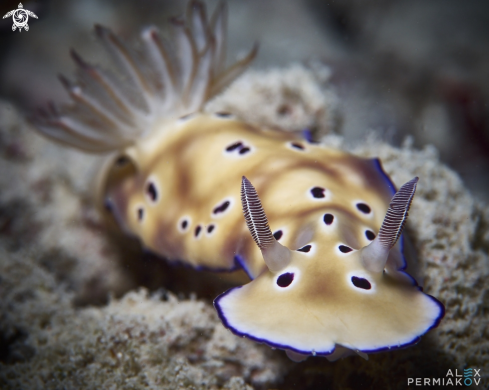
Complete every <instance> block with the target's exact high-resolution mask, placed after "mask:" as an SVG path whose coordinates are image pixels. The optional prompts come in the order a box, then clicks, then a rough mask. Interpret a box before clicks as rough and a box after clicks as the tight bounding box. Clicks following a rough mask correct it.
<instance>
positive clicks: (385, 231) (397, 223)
mask: <svg viewBox="0 0 489 390" xmlns="http://www.w3.org/2000/svg"><path fill="white" fill-rule="evenodd" d="M417 184H418V177H415V178H413V179H411V180H410V181H408V182H407V183H405V184H404V185H403V186H402V187H401V188H400V189H399V191H397V193H396V194H395V195H394V196H393V197H392V200H391V202H390V204H389V208H388V209H387V213H386V215H385V218H384V221H383V222H382V226H381V227H380V230H379V234H378V236H377V237H376V238H375V240H374V241H373V242H372V243H371V244H370V245H368V246H366V247H364V248H363V249H362V252H361V260H362V263H363V265H364V266H365V268H366V269H367V270H369V271H372V272H382V270H383V269H384V266H385V263H386V261H387V257H388V256H389V251H390V250H391V249H392V248H393V247H394V245H396V243H397V240H398V239H399V237H400V236H401V234H402V231H403V229H404V225H405V224H406V220H407V217H408V211H409V208H410V207H411V203H412V201H413V197H414V193H415V192H416V185H417Z"/></svg>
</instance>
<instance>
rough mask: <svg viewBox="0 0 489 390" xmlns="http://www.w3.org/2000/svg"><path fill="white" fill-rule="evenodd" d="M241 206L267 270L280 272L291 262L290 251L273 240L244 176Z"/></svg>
mask: <svg viewBox="0 0 489 390" xmlns="http://www.w3.org/2000/svg"><path fill="white" fill-rule="evenodd" d="M241 204H242V206H243V214H244V217H245V220H246V224H247V225H248V229H249V231H250V233H251V236H252V237H253V240H254V241H255V242H256V244H257V245H258V247H259V248H260V250H261V252H262V254H263V260H264V261H265V263H266V265H267V267H268V269H269V270H270V271H272V272H279V271H281V270H282V269H284V268H285V267H286V266H287V265H288V264H289V263H290V261H291V254H290V250H289V249H288V248H286V247H284V246H283V245H281V244H280V243H279V242H278V241H277V240H275V237H274V236H273V234H272V231H271V230H270V226H269V225H268V219H267V216H266V214H265V211H264V210H263V206H262V204H261V202H260V198H259V197H258V194H257V192H256V190H255V187H253V185H252V184H251V183H250V181H249V180H248V179H247V178H246V177H244V176H243V178H242V181H241Z"/></svg>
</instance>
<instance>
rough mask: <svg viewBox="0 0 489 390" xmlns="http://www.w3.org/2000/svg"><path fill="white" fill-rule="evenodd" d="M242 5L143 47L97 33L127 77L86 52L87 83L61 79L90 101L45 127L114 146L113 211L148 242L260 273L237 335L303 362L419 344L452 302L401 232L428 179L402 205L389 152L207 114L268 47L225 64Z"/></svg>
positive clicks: (109, 194) (82, 76) (166, 251)
mask: <svg viewBox="0 0 489 390" xmlns="http://www.w3.org/2000/svg"><path fill="white" fill-rule="evenodd" d="M226 12H227V11H226V4H225V3H223V2H222V3H220V4H219V5H218V7H217V8H216V11H215V12H214V14H213V15H212V17H211V18H210V21H208V19H207V16H206V10H205V7H204V5H203V3H201V2H199V1H190V3H189V6H188V9H187V21H188V22H185V21H183V20H182V19H172V21H171V25H172V27H173V38H172V40H171V41H166V40H164V39H163V38H162V37H161V35H160V33H159V32H158V31H157V29H156V28H154V27H149V28H145V29H144V30H143V31H142V33H141V36H140V42H139V46H138V47H139V49H138V50H136V49H133V48H131V47H130V46H129V45H127V44H126V43H124V41H123V40H122V39H121V38H119V37H118V36H117V35H115V34H113V33H112V32H111V31H110V30H108V29H107V28H104V27H101V26H96V28H95V31H96V35H97V37H98V38H99V39H100V40H101V42H102V43H103V44H104V45H105V47H106V48H107V51H108V52H109V53H110V54H111V56H112V58H113V59H114V61H115V63H116V64H117V67H118V72H117V73H111V72H109V71H106V70H103V69H101V68H100V67H98V66H94V65H90V64H88V63H87V62H85V61H84V60H83V59H82V58H81V57H80V56H79V55H78V54H77V53H75V52H72V57H73V59H74V61H75V63H76V65H77V68H78V80H77V81H76V82H73V81H70V80H68V79H66V78H64V77H61V81H62V83H63V85H64V86H65V87H66V89H67V91H68V93H69V94H70V96H71V98H72V100H73V101H74V104H72V105H69V106H63V107H61V108H58V107H56V106H54V105H50V107H49V109H48V110H42V111H41V112H40V114H39V115H38V116H37V118H36V120H35V125H36V127H37V128H38V129H39V130H40V131H41V132H42V133H43V134H44V135H46V136H48V137H50V138H52V139H54V140H55V141H57V142H60V143H63V144H65V145H68V146H71V147H75V148H78V149H82V150H85V151H87V152H92V153H107V154H108V157H107V163H106V164H105V165H104V166H103V167H101V173H100V179H99V186H98V195H99V198H100V203H101V204H103V205H104V206H105V208H104V211H103V212H105V213H107V214H108V215H110V216H111V217H112V218H113V220H115V221H116V222H117V223H118V225H119V226H120V228H121V229H123V230H124V231H126V232H127V233H129V234H132V235H135V236H137V237H138V238H139V239H140V241H141V243H142V245H143V246H144V247H145V248H147V249H149V250H151V251H153V252H155V253H156V254H159V255H161V256H163V257H164V258H166V259H167V260H169V261H179V262H182V263H185V264H187V265H190V266H193V267H195V268H200V269H210V270H216V271H226V270H227V271H231V270H235V269H237V268H242V269H244V270H245V272H246V273H247V274H248V276H249V278H250V279H251V280H252V281H251V282H250V283H249V284H246V285H245V286H242V287H237V288H234V289H231V290H229V291H228V292H225V293H224V294H222V295H221V296H219V297H218V298H217V299H216V300H215V307H216V309H217V311H218V313H219V316H220V317H221V319H222V321H223V323H224V325H225V326H227V327H228V328H229V329H231V330H232V331H233V332H235V333H236V334H238V335H241V336H247V337H250V338H252V339H255V340H257V341H259V342H265V343H267V344H269V345H271V346H273V347H277V348H282V349H285V350H287V353H288V355H289V356H290V357H291V358H293V359H294V360H300V359H302V358H303V357H304V356H307V355H314V354H318V355H324V356H327V357H328V358H330V359H332V360H333V359H336V358H338V357H341V356H344V355H345V354H346V353H348V351H354V352H357V353H359V354H361V355H363V356H364V354H365V353H369V352H374V351H379V350H383V349H389V348H398V347H402V346H407V345H410V344H413V343H415V342H416V341H417V340H418V338H419V337H420V336H421V335H422V334H424V333H426V332H427V331H428V330H429V329H430V328H432V327H434V326H436V325H437V324H438V322H439V321H440V319H441V317H442V316H443V311H444V309H443V306H442V305H441V303H439V302H438V301H437V300H436V299H435V298H433V297H431V296H429V295H427V294H424V293H423V292H422V291H421V289H420V288H419V287H418V286H417V284H416V282H415V281H414V279H413V278H411V277H410V276H409V275H408V274H407V273H406V272H405V271H404V270H405V267H406V262H405V260H404V257H403V255H402V237H401V232H402V227H403V226H404V222H405V220H406V217H407V211H408V209H409V205H410V204H411V200H412V197H413V195H414V190H415V188H416V182H417V181H416V180H413V181H410V182H409V183H407V184H406V185H405V186H403V187H402V188H401V189H400V191H399V192H398V193H397V194H396V195H395V196H394V198H392V196H393V195H394V186H393V185H392V183H391V182H390V180H389V178H388V177H387V175H386V174H385V173H384V172H383V170H382V168H381V165H380V162H379V161H378V160H376V159H373V160H370V159H364V158H360V157H357V156H354V155H351V154H348V153H345V152H343V151H340V150H335V149H331V148H327V147H325V146H323V145H320V144H312V143H309V142H307V141H306V140H303V139H301V138H300V137H298V136H297V135H295V134H292V133H289V132H285V131H280V130H277V129H268V128H261V127H259V126H257V125H253V124H249V123H245V122H242V121H240V120H237V119H236V118H234V117H233V116H232V115H231V114H229V113H224V112H216V113H213V114H209V113H204V112H203V110H202V108H203V106H204V104H205V103H206V102H207V101H208V100H209V99H210V98H212V97H213V96H215V95H216V94H217V93H219V92H220V91H222V90H223V88H225V87H226V86H227V85H229V83H230V82H231V81H233V80H234V79H235V78H236V77H237V76H238V75H240V74H241V73H242V72H243V71H244V70H245V68H246V67H247V66H248V65H249V64H250V62H251V61H252V60H253V58H254V57H255V55H256V52H257V47H256V45H255V46H254V47H253V48H252V50H251V51H250V52H249V53H248V54H247V55H246V56H245V57H244V58H242V59H241V60H239V61H238V62H236V63H235V64H234V65H232V66H230V67H225V47H226ZM243 177H246V178H248V179H249V181H248V179H244V178H243ZM251 183H253V184H254V185H255V186H256V188H257V190H258V193H259V194H260V198H261V201H260V199H259V198H258V195H257V192H256V191H255V189H254V187H253V186H252V185H251ZM240 188H242V191H241V193H240ZM391 198H392V201H391ZM243 210H244V212H245V218H243V214H242V212H243ZM263 210H266V212H267V216H265V213H264V211H263ZM384 217H385V218H384ZM245 220H246V222H247V223H245ZM250 232H251V234H250ZM256 244H258V245H256Z"/></svg>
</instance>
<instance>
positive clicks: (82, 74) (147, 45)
mask: <svg viewBox="0 0 489 390" xmlns="http://www.w3.org/2000/svg"><path fill="white" fill-rule="evenodd" d="M226 13H227V8H226V4H225V3H224V2H221V3H220V4H219V5H218V6H217V8H216V10H215V12H214V14H213V15H212V17H211V19H210V21H208V20H207V17H206V12H205V5H204V4H203V3H202V2H200V1H196V0H194V1H190V2H189V4H188V8H187V21H183V20H181V19H177V18H174V19H172V26H173V38H172V40H171V41H170V42H166V41H165V40H164V39H163V38H162V37H161V36H160V34H159V32H158V30H157V29H156V28H155V27H148V28H145V29H143V31H142V32H141V35H140V41H141V43H142V45H140V46H142V49H141V50H135V49H133V48H131V47H130V46H129V45H126V44H125V43H124V42H123V40H122V39H121V38H120V37H118V36H117V35H116V34H114V33H112V32H111V31H110V30H109V29H108V28H105V27H102V26H98V25H96V26H95V34H96V37H97V39H98V40H99V41H100V42H101V43H102V44H103V45H104V47H105V49H106V51H107V52H108V53H109V54H110V57H111V59H112V61H113V63H114V64H115V65H116V67H117V71H118V72H117V73H113V72H110V71H107V70H104V69H101V68H100V67H98V66H94V65H90V64H88V63H87V62H85V61H84V60H83V59H82V58H81V57H80V56H79V55H78V54H77V53H76V52H74V51H72V58H73V60H74V62H75V64H76V66H77V70H78V72H77V73H78V76H77V81H76V82H72V81H69V80H68V79H67V78H65V77H61V82H62V84H63V86H64V87H65V88H66V90H67V91H68V93H69V95H70V97H71V99H72V100H73V103H74V104H72V105H65V106H61V107H56V106H54V105H50V107H49V109H48V110H40V111H39V113H38V114H37V115H35V116H34V117H33V118H32V119H33V122H34V124H35V126H36V127H37V128H38V129H39V131H41V133H43V134H44V135H46V136H47V137H49V138H52V139H54V140H55V141H57V142H60V143H62V144H65V145H68V146H72V147H75V148H78V149H82V150H84V151H87V152H93V153H102V152H108V151H112V150H121V149H123V148H126V147H128V146H130V145H132V144H134V143H135V142H137V141H138V140H139V139H141V138H143V137H146V136H147V135H149V134H151V132H152V130H153V129H154V125H155V124H157V123H161V122H162V121H168V120H172V119H176V118H178V117H181V116H184V115H187V114H190V113H192V112H195V111H198V110H200V109H201V108H202V107H203V105H204V104H205V102H207V101H208V100H209V99H210V98H211V97H213V96H214V95H216V94H217V93H219V92H220V91H222V89H223V88H225V87H226V86H227V85H229V83H231V82H232V81H233V80H234V79H235V78H236V77H238V76H239V75H240V74H241V73H242V72H243V71H244V70H245V69H246V68H247V67H248V65H249V64H250V63H251V61H252V60H253V59H254V57H255V56H256V53H257V46H256V45H255V46H254V47H253V48H252V49H251V51H250V52H249V53H248V54H247V55H246V56H245V57H244V58H242V59H241V60H239V61H237V62H236V63H235V64H233V65H231V66H229V67H228V68H225V65H224V64H225V55H226V51H225V46H226Z"/></svg>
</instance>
